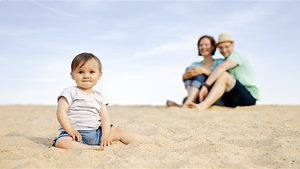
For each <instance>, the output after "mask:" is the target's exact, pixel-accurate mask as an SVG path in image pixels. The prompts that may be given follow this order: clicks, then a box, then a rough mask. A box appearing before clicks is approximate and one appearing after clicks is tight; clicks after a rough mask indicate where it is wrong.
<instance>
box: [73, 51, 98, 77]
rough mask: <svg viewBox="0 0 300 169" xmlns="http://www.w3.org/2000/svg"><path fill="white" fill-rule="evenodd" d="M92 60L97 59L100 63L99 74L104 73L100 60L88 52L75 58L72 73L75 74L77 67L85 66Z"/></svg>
mask: <svg viewBox="0 0 300 169" xmlns="http://www.w3.org/2000/svg"><path fill="white" fill-rule="evenodd" d="M91 59H95V60H96V62H98V65H99V72H100V73H102V64H101V61H100V59H99V58H98V57H97V56H95V55H94V54H92V53H86V52H83V53H80V54H78V55H77V56H75V58H74V59H73V61H72V64H71V71H72V72H73V71H74V70H75V69H76V68H77V67H81V66H83V65H84V64H85V63H86V62H87V61H89V60H91Z"/></svg>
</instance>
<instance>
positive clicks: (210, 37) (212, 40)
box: [197, 35, 217, 56]
mask: <svg viewBox="0 0 300 169" xmlns="http://www.w3.org/2000/svg"><path fill="white" fill-rule="evenodd" d="M204 38H207V39H209V41H210V43H211V46H212V47H213V50H212V51H211V55H214V54H215V52H216V50H217V44H216V41H215V39H214V37H212V36H209V35H204V36H201V37H200V39H199V40H198V46H197V48H198V55H199V56H201V53H200V49H199V45H200V41H201V40H202V39H204Z"/></svg>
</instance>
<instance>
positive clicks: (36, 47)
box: [0, 1, 300, 105]
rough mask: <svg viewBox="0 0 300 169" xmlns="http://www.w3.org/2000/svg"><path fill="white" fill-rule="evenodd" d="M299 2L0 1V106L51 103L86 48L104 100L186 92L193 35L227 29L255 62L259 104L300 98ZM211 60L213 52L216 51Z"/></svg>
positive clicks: (140, 100)
mask: <svg viewBox="0 0 300 169" xmlns="http://www.w3.org/2000/svg"><path fill="white" fill-rule="evenodd" d="M299 8H300V1H299V2H298V1H287V2H284V1H225V2H223V1H188V2H183V1H144V2H139V1H113V2H110V1H12V2H11V1H0V64H1V66H0V71H1V72H2V78H1V79H2V80H1V83H0V85H1V86H0V104H56V97H57V95H58V94H59V93H60V92H61V91H62V90H63V89H64V88H65V87H67V86H72V85H74V84H75V83H74V82H73V81H72V80H71V78H70V76H69V72H70V62H71V61H72V59H73V57H74V56H75V55H76V54H78V53H80V52H92V53H94V54H95V55H97V56H99V58H100V59H101V60H102V63H103V77H102V79H101V81H100V83H99V84H98V85H97V87H96V88H97V89H98V90H100V91H101V92H102V93H103V95H104V96H105V97H106V98H107V100H108V101H109V102H110V103H111V104H152V105H162V104H165V100H166V99H172V100H175V101H178V102H179V101H181V100H182V98H183V97H184V96H185V95H186V93H185V90H184V87H183V84H182V81H181V75H182V73H183V71H184V69H185V67H187V66H188V65H189V64H191V63H192V62H193V61H196V60H200V57H199V56H197V45H196V44H197V41H198V38H199V37H200V36H201V35H204V34H209V35H213V36H214V37H215V38H216V39H217V36H218V35H219V33H222V32H229V33H231V34H232V36H233V37H234V39H235V41H236V45H235V49H236V50H238V51H239V52H240V53H242V54H244V55H245V56H247V57H248V58H249V59H250V61H251V62H252V64H253V67H254V68H255V73H256V76H257V83H258V85H259V87H260V89H261V96H262V97H261V100H260V101H259V103H260V104H300V89H299V87H300V78H299V75H298V71H299V68H298V66H299V65H298V64H299V63H300V59H299V58H300V51H299V49H300V43H299V40H300V26H299V23H300V22H299V17H300V12H299ZM216 57H217V58H218V57H221V56H220V54H219V52H217V54H216Z"/></svg>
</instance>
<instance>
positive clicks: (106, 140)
mask: <svg viewBox="0 0 300 169" xmlns="http://www.w3.org/2000/svg"><path fill="white" fill-rule="evenodd" d="M100 117H101V127H102V136H101V142H100V146H103V147H104V146H108V145H110V144H112V140H111V139H110V122H109V116H108V110H107V106H106V105H104V104H103V105H102V107H101V112H100Z"/></svg>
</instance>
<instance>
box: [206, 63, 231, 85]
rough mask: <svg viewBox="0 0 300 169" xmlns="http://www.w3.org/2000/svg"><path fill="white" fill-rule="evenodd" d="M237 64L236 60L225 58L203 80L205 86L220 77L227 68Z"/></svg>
mask: <svg viewBox="0 0 300 169" xmlns="http://www.w3.org/2000/svg"><path fill="white" fill-rule="evenodd" d="M235 66H237V62H235V61H233V60H225V61H224V62H222V63H221V64H219V65H218V66H217V67H216V68H215V70H214V71H213V72H212V73H211V74H210V75H209V76H208V78H207V80H206V81H205V86H211V85H212V84H213V83H214V82H215V81H216V80H217V79H218V77H220V76H221V75H222V74H223V73H224V72H226V71H227V70H228V69H231V68H233V67H235Z"/></svg>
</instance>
